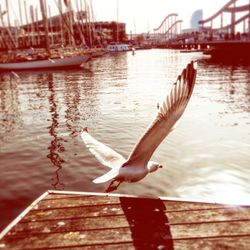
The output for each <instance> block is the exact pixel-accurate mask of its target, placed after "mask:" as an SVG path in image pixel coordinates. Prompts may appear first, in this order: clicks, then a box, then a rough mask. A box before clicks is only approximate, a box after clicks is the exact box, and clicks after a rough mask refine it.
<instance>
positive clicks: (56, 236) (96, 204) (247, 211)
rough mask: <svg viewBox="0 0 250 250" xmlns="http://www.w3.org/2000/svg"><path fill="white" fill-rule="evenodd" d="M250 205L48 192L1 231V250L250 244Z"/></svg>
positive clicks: (163, 247)
mask: <svg viewBox="0 0 250 250" xmlns="http://www.w3.org/2000/svg"><path fill="white" fill-rule="evenodd" d="M249 245H250V206H239V205H226V204H217V203H208V202H194V201H185V200H180V199H173V198H163V197H158V198H150V197H135V196H127V195H119V194H103V193H80V192H64V191H48V192H46V193H44V194H43V195H42V196H41V197H39V198H38V199H37V200H36V201H34V202H33V203H32V204H31V205H30V206H29V207H28V208H27V209H26V210H25V211H24V212H23V213H22V214H21V215H20V216H19V217H17V218H16V219H15V220H14V221H13V222H12V223H11V224H10V225H9V226H8V227H6V229H4V230H3V231H2V233H1V234H0V249H249V248H248V247H249Z"/></svg>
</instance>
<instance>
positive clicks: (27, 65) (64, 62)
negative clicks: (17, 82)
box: [0, 54, 91, 71]
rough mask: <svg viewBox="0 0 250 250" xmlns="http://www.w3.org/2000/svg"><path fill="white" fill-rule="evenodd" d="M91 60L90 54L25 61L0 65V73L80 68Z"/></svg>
mask: <svg viewBox="0 0 250 250" xmlns="http://www.w3.org/2000/svg"><path fill="white" fill-rule="evenodd" d="M90 59H91V55H90V54H88V55H87V54H85V55H73V56H69V57H63V58H55V59H51V58H48V59H41V60H30V61H29V60H27V61H23V62H10V63H0V70H1V71H13V70H34V69H55V68H69V67H80V66H81V65H82V64H83V63H85V62H87V61H88V60H90Z"/></svg>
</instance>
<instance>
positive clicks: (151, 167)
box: [147, 161, 163, 173]
mask: <svg viewBox="0 0 250 250" xmlns="http://www.w3.org/2000/svg"><path fill="white" fill-rule="evenodd" d="M147 167H148V172H149V173H152V172H155V171H156V170H157V169H158V168H162V167H163V166H162V165H161V164H160V163H159V162H155V161H149V162H148V166H147Z"/></svg>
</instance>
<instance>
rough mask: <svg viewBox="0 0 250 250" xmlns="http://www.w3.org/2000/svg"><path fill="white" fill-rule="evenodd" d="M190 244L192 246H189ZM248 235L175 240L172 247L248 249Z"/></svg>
mask: <svg viewBox="0 0 250 250" xmlns="http://www.w3.org/2000/svg"><path fill="white" fill-rule="evenodd" d="M190 246H192V247H190ZM249 246H250V237H249V236H247V237H242V236H236V237H228V238H226V237H224V238H222V237H218V238H205V239H187V240H175V241H174V249H175V250H190V249H192V250H200V249H210V250H214V249H216V250H217V249H227V250H236V249H239V250H240V249H241V250H243V249H245V250H247V249H249Z"/></svg>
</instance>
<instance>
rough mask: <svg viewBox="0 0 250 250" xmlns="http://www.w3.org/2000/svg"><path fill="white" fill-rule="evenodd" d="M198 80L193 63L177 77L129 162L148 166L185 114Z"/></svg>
mask: <svg viewBox="0 0 250 250" xmlns="http://www.w3.org/2000/svg"><path fill="white" fill-rule="evenodd" d="M195 78H196V67H194V63H193V62H191V63H190V64H188V65H187V67H186V68H185V69H184V70H183V71H182V73H181V75H179V76H178V77H177V81H176V83H174V84H173V86H172V88H171V91H170V93H169V95H167V97H166V99H165V100H164V102H163V103H162V105H161V106H160V107H159V110H158V113H157V116H156V118H155V119H154V120H153V122H152V124H151V125H150V127H149V128H148V129H147V131H146V133H145V134H144V135H143V136H142V137H141V139H140V140H139V142H138V143H137V144H136V145H135V147H134V149H133V151H132V152H131V154H130V156H129V158H128V162H130V163H131V162H133V163H135V164H136V162H140V163H142V162H143V163H144V164H147V162H148V161H149V160H150V158H151V156H152V154H153V153H154V151H155V149H156V148H157V147H158V146H159V144H160V143H161V142H162V141H163V139H164V138H165V137H166V136H167V135H168V133H169V132H170V131H171V130H172V128H173V126H174V125H175V123H176V122H177V121H178V119H179V118H180V117H181V115H182V114H183V112H184V110H185V108H186V106H187V104H188V101H189V99H190V97H191V94H192V91H193V87H194V84H195ZM140 165H142V164H140Z"/></svg>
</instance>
